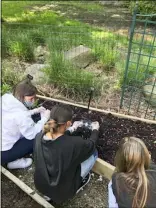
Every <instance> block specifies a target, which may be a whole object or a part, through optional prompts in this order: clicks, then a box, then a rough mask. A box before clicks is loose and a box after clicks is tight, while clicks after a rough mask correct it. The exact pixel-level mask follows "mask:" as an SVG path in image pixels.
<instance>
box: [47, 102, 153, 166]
mask: <svg viewBox="0 0 156 208" xmlns="http://www.w3.org/2000/svg"><path fill="white" fill-rule="evenodd" d="M43 102H44V103H43V106H44V107H45V108H47V109H52V107H53V106H54V105H56V104H58V103H55V102H51V101H43ZM71 107H72V109H73V111H74V116H73V121H76V120H82V119H88V120H91V121H98V122H99V123H100V134H99V140H98V143H97V149H98V152H99V157H100V158H101V159H103V160H105V161H106V162H109V163H111V164H114V157H115V153H116V151H117V149H118V147H119V144H120V141H121V139H122V138H124V137H126V136H135V137H138V138H140V139H142V140H143V141H144V142H145V144H146V145H147V147H148V150H149V151H150V152H151V156H152V160H153V161H154V162H155V163H156V143H154V142H155V141H156V125H155V124H148V123H144V122H141V121H132V120H130V119H125V118H118V117H115V116H113V115H111V114H107V115H106V114H103V113H100V112H96V111H89V112H88V110H87V109H83V108H78V107H73V106H71Z"/></svg>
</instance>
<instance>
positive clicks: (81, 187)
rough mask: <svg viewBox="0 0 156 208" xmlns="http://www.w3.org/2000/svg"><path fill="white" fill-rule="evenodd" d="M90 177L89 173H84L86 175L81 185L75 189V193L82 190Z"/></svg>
mask: <svg viewBox="0 0 156 208" xmlns="http://www.w3.org/2000/svg"><path fill="white" fill-rule="evenodd" d="M90 179H91V174H90V173H88V175H86V177H85V178H83V179H82V182H81V186H80V188H79V189H78V190H77V192H76V194H77V193H79V192H80V191H82V190H83V188H84V187H85V186H86V185H87V184H88V183H89V181H90Z"/></svg>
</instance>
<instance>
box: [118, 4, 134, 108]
mask: <svg viewBox="0 0 156 208" xmlns="http://www.w3.org/2000/svg"><path fill="white" fill-rule="evenodd" d="M137 10H138V4H137V3H136V6H135V9H134V13H133V19H132V25H131V30H130V39H129V46H128V54H127V61H126V67H125V74H124V83H123V87H122V94H121V101H120V108H122V106H123V99H124V93H125V88H126V78H127V73H128V67H129V60H130V54H131V49H132V40H133V35H134V29H135V24H136V14H137Z"/></svg>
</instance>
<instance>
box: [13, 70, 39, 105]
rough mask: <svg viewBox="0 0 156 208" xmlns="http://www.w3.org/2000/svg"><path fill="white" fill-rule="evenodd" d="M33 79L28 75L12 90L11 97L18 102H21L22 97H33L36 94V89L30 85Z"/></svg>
mask: <svg viewBox="0 0 156 208" xmlns="http://www.w3.org/2000/svg"><path fill="white" fill-rule="evenodd" d="M31 80H33V77H32V76H31V75H30V74H28V75H27V77H26V79H24V80H22V81H21V82H20V83H18V84H17V85H16V86H15V87H14V89H13V95H14V97H16V98H17V99H18V100H19V101H21V102H23V100H24V96H34V95H36V94H37V88H36V87H35V86H34V85H33V84H32V83H31Z"/></svg>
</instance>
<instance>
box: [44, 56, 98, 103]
mask: <svg viewBox="0 0 156 208" xmlns="http://www.w3.org/2000/svg"><path fill="white" fill-rule="evenodd" d="M44 71H45V73H46V74H47V75H48V77H49V79H50V83H53V84H55V85H56V86H57V87H59V88H60V89H61V90H63V92H64V93H65V94H66V93H70V95H71V96H81V98H83V99H85V98H86V97H88V92H89V90H90V88H91V87H94V88H95V95H96V96H97V95H99V93H100V86H101V84H102V83H101V82H100V80H98V82H97V79H96V78H95V77H94V75H93V74H91V73H89V72H87V71H84V70H81V69H77V68H76V67H74V66H73V65H72V64H71V63H70V62H68V61H65V60H64V59H63V56H62V55H60V54H59V53H53V54H51V58H50V67H48V68H47V69H45V70H44Z"/></svg>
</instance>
